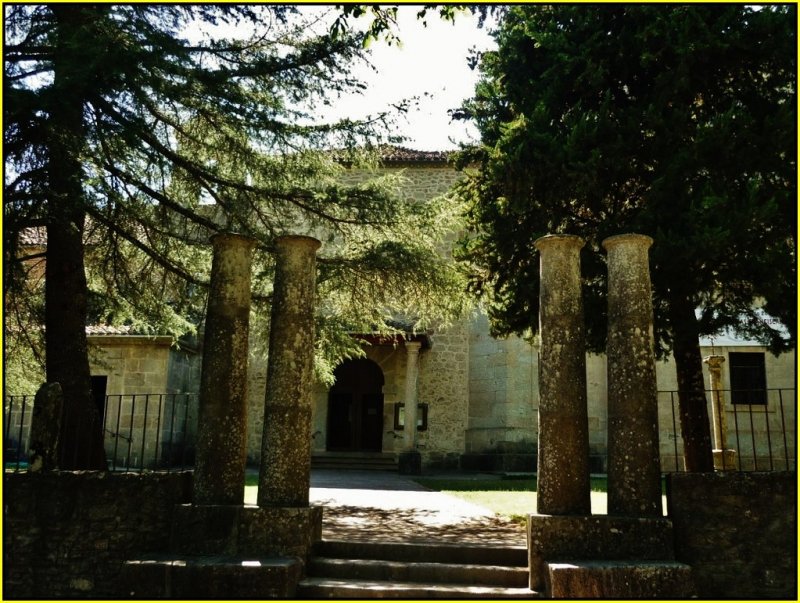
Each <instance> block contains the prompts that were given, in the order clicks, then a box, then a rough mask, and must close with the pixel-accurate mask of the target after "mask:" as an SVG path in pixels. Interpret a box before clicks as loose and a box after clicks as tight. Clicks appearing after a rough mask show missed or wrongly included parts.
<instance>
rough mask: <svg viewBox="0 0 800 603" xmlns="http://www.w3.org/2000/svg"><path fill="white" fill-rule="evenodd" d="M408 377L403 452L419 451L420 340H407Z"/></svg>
mask: <svg viewBox="0 0 800 603" xmlns="http://www.w3.org/2000/svg"><path fill="white" fill-rule="evenodd" d="M403 347H404V348H405V350H406V378H405V388H404V389H403V402H404V403H405V405H404V409H405V417H404V419H403V421H404V423H403V425H404V427H403V452H404V453H405V452H411V453H416V452H417V400H418V398H417V385H418V381H419V350H420V348H421V347H422V344H421V343H419V342H418V341H407V342H405V344H404V346H403Z"/></svg>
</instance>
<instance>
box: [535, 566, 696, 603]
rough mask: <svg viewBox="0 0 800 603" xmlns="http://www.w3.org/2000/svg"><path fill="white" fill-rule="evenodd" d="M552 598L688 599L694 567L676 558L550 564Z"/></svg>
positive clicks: (548, 586)
mask: <svg viewBox="0 0 800 603" xmlns="http://www.w3.org/2000/svg"><path fill="white" fill-rule="evenodd" d="M546 583H547V586H546V590H545V592H546V594H547V597H548V598H551V599H654V598H655V599H688V598H690V597H692V596H693V594H694V587H693V583H692V572H691V568H690V567H689V566H688V565H686V564H683V563H678V562H676V561H662V562H654V561H651V562H644V561H641V562H635V561H627V562H626V561H573V562H559V563H548V564H547V576H546Z"/></svg>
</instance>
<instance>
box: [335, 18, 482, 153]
mask: <svg viewBox="0 0 800 603" xmlns="http://www.w3.org/2000/svg"><path fill="white" fill-rule="evenodd" d="M419 9H420V7H419V6H400V7H399V10H398V26H399V30H398V32H397V33H398V36H399V37H400V39H401V40H402V43H403V45H402V48H398V47H397V46H396V45H392V46H388V45H387V44H386V43H385V42H383V41H377V42H374V43H373V44H372V46H371V48H370V49H371V56H372V59H371V61H372V63H373V65H374V66H375V67H376V68H377V72H376V73H373V72H372V71H371V70H368V69H357V70H355V71H354V75H357V76H358V77H359V78H360V79H361V80H362V81H364V82H365V83H367V85H368V89H367V91H366V92H365V93H364V94H363V95H361V96H353V97H349V98H347V99H344V100H343V101H342V102H341V104H338V105H337V106H336V107H335V113H334V115H335V116H338V117H344V116H348V117H361V116H363V115H365V114H368V113H375V112H377V111H380V110H381V109H384V108H386V106H388V105H390V104H392V103H396V102H398V101H399V100H401V99H403V98H406V97H410V96H419V97H420V103H419V107H418V110H416V111H413V112H411V113H410V114H409V115H408V116H407V117H406V118H405V119H403V118H401V120H400V121H399V123H398V126H399V129H400V133H401V134H403V135H405V136H408V137H409V141H408V142H407V143H404V146H407V147H410V148H413V149H417V150H423V151H445V150H451V149H455V148H456V147H457V144H456V143H457V142H466V141H468V140H469V139H470V137H472V138H474V137H476V132H475V130H474V128H470V127H468V126H467V125H466V124H464V123H463V122H452V123H451V122H450V117H449V116H448V114H447V110H448V109H453V108H457V107H459V106H460V104H461V102H462V101H463V100H464V99H466V98H469V97H470V96H472V94H473V92H474V89H475V83H476V81H477V76H478V73H477V71H472V70H470V68H469V67H468V66H467V56H468V53H469V49H470V48H472V47H473V46H476V47H478V48H479V49H481V50H484V49H487V48H492V47H494V41H493V40H492V39H491V38H490V36H489V34H488V32H487V29H486V27H484V28H483V29H478V24H477V23H478V19H477V17H476V16H473V15H471V14H469V13H465V14H459V15H457V16H456V20H455V23H450V22H446V21H444V20H442V19H441V18H440V17H439V15H438V14H437V13H436V12H435V11H434V12H433V13H430V12H429V14H428V16H427V18H426V21H427V27H425V26H424V25H423V23H422V21H421V20H419V19H417V17H416V13H417V12H418V11H419ZM426 93H427V95H428V96H425V94H426ZM453 141H455V142H453Z"/></svg>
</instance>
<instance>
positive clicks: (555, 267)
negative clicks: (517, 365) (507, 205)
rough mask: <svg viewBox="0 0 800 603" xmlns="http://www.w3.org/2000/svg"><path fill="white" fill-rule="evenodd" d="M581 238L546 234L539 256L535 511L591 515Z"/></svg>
mask: <svg viewBox="0 0 800 603" xmlns="http://www.w3.org/2000/svg"><path fill="white" fill-rule="evenodd" d="M583 244H584V242H583V239H581V238H580V237H576V236H574V235H547V236H545V237H542V238H540V239H537V240H536V241H535V243H534V245H535V246H536V249H537V250H539V254H540V268H539V274H540V290H539V334H540V337H541V342H542V344H541V357H540V361H539V458H538V491H537V507H538V511H539V513H543V514H550V515H580V514H589V513H591V501H590V498H589V422H588V411H587V406H586V354H585V340H584V324H583V302H582V297H581V275H580V250H581V247H583Z"/></svg>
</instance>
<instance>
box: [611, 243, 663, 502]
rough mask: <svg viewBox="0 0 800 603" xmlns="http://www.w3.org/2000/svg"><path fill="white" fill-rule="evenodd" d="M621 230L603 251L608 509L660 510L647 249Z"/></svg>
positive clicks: (656, 418)
mask: <svg viewBox="0 0 800 603" xmlns="http://www.w3.org/2000/svg"><path fill="white" fill-rule="evenodd" d="M652 243H653V239H651V238H650V237H647V236H644V235H638V234H623V235H618V236H614V237H609V238H608V239H606V240H605V241H603V247H604V248H605V249H606V251H607V252H608V343H607V348H606V351H607V356H608V514H609V515H623V516H633V517H650V516H660V515H661V514H662V509H661V467H660V464H659V450H658V397H657V393H656V391H657V390H656V368H655V355H654V351H653V346H654V340H653V302H652V297H651V293H650V267H649V259H648V249H649V248H650V245H652Z"/></svg>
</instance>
